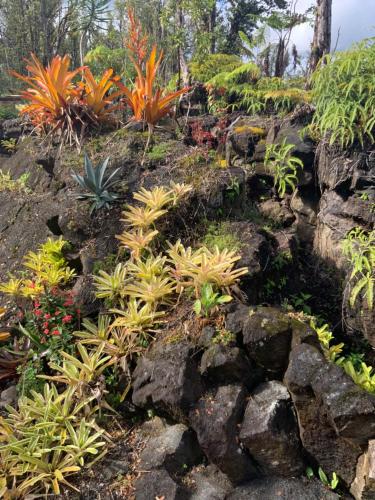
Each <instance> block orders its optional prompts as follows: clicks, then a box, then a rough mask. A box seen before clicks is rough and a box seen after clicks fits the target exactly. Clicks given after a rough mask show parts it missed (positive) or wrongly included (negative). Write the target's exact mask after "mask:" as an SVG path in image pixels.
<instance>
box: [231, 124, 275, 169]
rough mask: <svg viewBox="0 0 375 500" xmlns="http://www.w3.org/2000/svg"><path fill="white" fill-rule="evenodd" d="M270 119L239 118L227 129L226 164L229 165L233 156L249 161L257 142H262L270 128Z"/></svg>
mask: <svg viewBox="0 0 375 500" xmlns="http://www.w3.org/2000/svg"><path fill="white" fill-rule="evenodd" d="M271 123H272V121H271V119H267V118H263V119H262V118H251V117H249V116H239V117H237V119H236V120H234V121H233V123H232V124H231V125H230V126H229V127H228V133H227V138H226V144H225V151H226V160H227V164H228V165H231V163H232V159H233V157H234V156H236V155H237V156H240V157H242V158H244V159H245V161H250V160H251V159H252V157H253V155H254V153H255V148H256V146H257V145H258V144H259V142H261V141H263V142H264V139H265V137H266V135H267V133H268V130H269V128H270V127H271Z"/></svg>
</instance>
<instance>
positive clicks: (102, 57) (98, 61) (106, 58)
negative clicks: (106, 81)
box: [84, 45, 126, 77]
mask: <svg viewBox="0 0 375 500" xmlns="http://www.w3.org/2000/svg"><path fill="white" fill-rule="evenodd" d="M125 60H126V49H123V48H115V49H112V48H109V47H107V46H106V45H97V46H96V47H95V48H93V49H91V50H89V51H88V52H87V54H86V56H85V60H84V61H85V64H88V65H89V66H90V69H91V71H92V72H93V74H94V76H95V77H99V76H101V75H102V74H103V73H104V71H105V70H106V69H108V68H112V69H113V70H114V72H115V73H116V74H117V75H122V74H123V73H124V71H125Z"/></svg>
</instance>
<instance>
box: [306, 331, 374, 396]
mask: <svg viewBox="0 0 375 500" xmlns="http://www.w3.org/2000/svg"><path fill="white" fill-rule="evenodd" d="M311 327H312V328H313V329H314V330H315V331H316V333H317V335H318V338H319V340H320V343H321V344H322V348H323V352H324V354H325V356H326V358H327V359H328V360H330V361H332V362H333V363H336V364H337V365H338V366H341V368H343V370H345V372H346V373H347V374H348V375H349V377H351V378H352V380H353V381H354V382H355V383H356V384H357V385H358V386H359V387H361V388H362V389H364V390H365V391H368V392H370V393H372V394H375V371H374V369H373V368H372V367H371V366H367V365H366V363H364V362H363V361H362V358H361V356H360V355H358V353H355V355H353V353H351V354H349V355H347V356H344V355H342V352H343V349H344V344H343V343H340V344H336V345H331V342H332V340H333V335H332V332H331V331H330V329H329V326H328V325H327V324H324V325H322V326H320V327H318V326H317V325H316V324H315V323H314V321H312V322H311ZM339 356H340V357H339Z"/></svg>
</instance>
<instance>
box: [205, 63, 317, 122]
mask: <svg viewBox="0 0 375 500" xmlns="http://www.w3.org/2000/svg"><path fill="white" fill-rule="evenodd" d="M242 68H243V69H244V70H246V68H247V70H248V73H247V80H246V79H245V81H244V78H243V74H241V71H242V70H241V68H238V70H236V71H233V72H232V73H220V74H219V75H217V76H216V77H215V78H212V79H211V80H210V82H209V84H208V89H209V92H210V96H209V102H210V104H211V107H213V105H214V104H215V102H216V100H221V101H223V102H225V105H222V107H224V108H225V107H227V106H229V107H230V109H233V110H237V109H238V110H244V111H246V112H247V113H249V114H257V113H278V114H280V115H285V114H286V113H288V112H290V111H292V110H293V109H294V108H295V106H296V105H297V104H301V103H306V102H309V101H310V100H311V96H310V93H309V92H308V91H306V90H304V88H303V87H304V84H305V82H304V80H303V79H302V78H289V79H287V78H284V79H282V78H276V77H274V78H266V77H263V78H260V75H259V69H258V68H257V66H255V65H254V64H253V63H248V65H244V66H243V67H242ZM241 76H242V78H241ZM223 90H224V91H225V93H224V95H223Z"/></svg>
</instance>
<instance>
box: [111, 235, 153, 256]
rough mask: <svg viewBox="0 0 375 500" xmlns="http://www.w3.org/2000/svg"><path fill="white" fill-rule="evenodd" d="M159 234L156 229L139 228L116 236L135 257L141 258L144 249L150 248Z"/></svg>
mask: <svg viewBox="0 0 375 500" xmlns="http://www.w3.org/2000/svg"><path fill="white" fill-rule="evenodd" d="M158 234H159V231H157V230H156V229H154V230H151V229H146V230H143V229H142V228H138V229H136V230H134V231H124V232H123V233H122V234H120V235H117V236H116V238H117V239H118V240H119V241H120V245H121V246H122V247H124V248H127V249H129V250H130V252H131V255H132V258H133V259H139V258H140V257H141V255H142V253H143V252H144V251H147V250H149V249H150V244H151V243H152V241H153V240H154V238H155V237H156V236H157V235H158Z"/></svg>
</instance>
